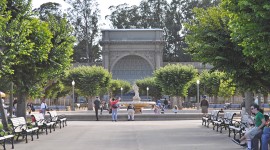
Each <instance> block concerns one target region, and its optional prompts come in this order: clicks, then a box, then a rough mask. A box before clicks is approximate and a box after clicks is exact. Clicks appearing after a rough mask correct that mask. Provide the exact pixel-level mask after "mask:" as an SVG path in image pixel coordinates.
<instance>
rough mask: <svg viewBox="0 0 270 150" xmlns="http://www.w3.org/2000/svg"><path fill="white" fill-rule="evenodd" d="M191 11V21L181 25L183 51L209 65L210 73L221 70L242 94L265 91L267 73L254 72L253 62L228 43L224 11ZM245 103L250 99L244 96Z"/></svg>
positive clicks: (226, 19) (236, 47)
mask: <svg viewBox="0 0 270 150" xmlns="http://www.w3.org/2000/svg"><path fill="white" fill-rule="evenodd" d="M194 11H195V14H196V15H195V18H194V20H193V21H191V22H190V24H185V25H186V27H187V29H188V30H189V34H188V36H187V37H186V42H187V44H188V48H187V49H186V50H187V52H188V53H189V54H191V55H192V57H193V58H194V59H195V60H198V61H201V62H203V63H209V64H211V65H213V66H214V68H213V69H212V70H219V71H224V72H226V73H228V74H229V75H231V77H232V79H233V82H235V83H236V84H237V86H238V87H242V88H244V89H245V91H249V92H252V91H254V90H256V89H258V88H259V87H262V88H264V89H268V87H269V85H270V84H269V83H270V82H269V76H267V74H269V72H268V71H267V70H256V68H255V67H254V66H253V65H252V61H253V60H254V59H253V58H252V57H249V56H246V55H245V54H244V52H243V49H242V47H240V46H239V44H238V43H237V42H236V41H232V40H231V36H230V35H231V31H230V30H229V27H228V22H229V21H230V17H229V14H228V12H227V11H226V10H224V9H222V8H220V7H213V8H208V9H207V10H204V9H195V10H194ZM246 95H248V96H250V95H252V94H246ZM246 101H248V103H246V104H247V107H249V106H250V104H251V101H252V97H247V96H246Z"/></svg>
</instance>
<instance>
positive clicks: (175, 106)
mask: <svg viewBox="0 0 270 150" xmlns="http://www.w3.org/2000/svg"><path fill="white" fill-rule="evenodd" d="M173 112H174V113H175V114H177V112H178V107H177V105H174V107H173Z"/></svg>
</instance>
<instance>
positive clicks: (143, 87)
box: [136, 77, 162, 100]
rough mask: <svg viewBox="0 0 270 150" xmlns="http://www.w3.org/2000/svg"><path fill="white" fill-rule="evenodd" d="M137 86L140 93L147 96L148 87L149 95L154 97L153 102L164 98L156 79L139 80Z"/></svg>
mask: <svg viewBox="0 0 270 150" xmlns="http://www.w3.org/2000/svg"><path fill="white" fill-rule="evenodd" d="M136 84H137V85H138V87H139V92H140V93H142V94H144V95H147V87H148V89H149V90H148V95H149V96H152V100H158V99H160V98H161V97H162V89H161V87H160V86H159V85H158V84H157V83H156V80H155V78H154V77H148V78H144V79H141V80H137V81H136Z"/></svg>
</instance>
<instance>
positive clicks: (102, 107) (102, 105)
mask: <svg viewBox="0 0 270 150" xmlns="http://www.w3.org/2000/svg"><path fill="white" fill-rule="evenodd" d="M104 108H105V101H104V100H103V101H101V105H100V115H102V112H103V110H104Z"/></svg>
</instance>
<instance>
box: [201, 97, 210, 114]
mask: <svg viewBox="0 0 270 150" xmlns="http://www.w3.org/2000/svg"><path fill="white" fill-rule="evenodd" d="M208 107H209V103H208V101H207V100H206V96H205V95H204V96H203V99H202V101H201V108H202V113H203V115H204V116H207V114H208Z"/></svg>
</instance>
